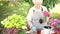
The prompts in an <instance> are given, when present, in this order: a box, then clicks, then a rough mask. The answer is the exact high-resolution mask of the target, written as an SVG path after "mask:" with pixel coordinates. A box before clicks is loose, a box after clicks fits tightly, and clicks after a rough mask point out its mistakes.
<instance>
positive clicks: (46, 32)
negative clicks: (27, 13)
mask: <svg viewBox="0 0 60 34" xmlns="http://www.w3.org/2000/svg"><path fill="white" fill-rule="evenodd" d="M43 33H44V34H51V27H50V26H44V29H43Z"/></svg>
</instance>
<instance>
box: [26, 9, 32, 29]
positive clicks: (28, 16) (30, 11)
mask: <svg viewBox="0 0 60 34" xmlns="http://www.w3.org/2000/svg"><path fill="white" fill-rule="evenodd" d="M32 16H33V9H32V8H31V9H30V10H29V12H28V14H27V17H26V19H27V23H28V25H29V26H30V28H31V27H32V26H33V24H32V22H31V21H32Z"/></svg>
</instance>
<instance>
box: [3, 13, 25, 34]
mask: <svg viewBox="0 0 60 34" xmlns="http://www.w3.org/2000/svg"><path fill="white" fill-rule="evenodd" d="M3 22H4V24H3V25H4V28H6V30H5V32H6V33H7V34H18V31H19V29H20V30H21V29H25V28H26V20H25V17H24V16H21V15H16V14H13V15H11V16H8V17H7V18H5V19H4V20H3Z"/></svg>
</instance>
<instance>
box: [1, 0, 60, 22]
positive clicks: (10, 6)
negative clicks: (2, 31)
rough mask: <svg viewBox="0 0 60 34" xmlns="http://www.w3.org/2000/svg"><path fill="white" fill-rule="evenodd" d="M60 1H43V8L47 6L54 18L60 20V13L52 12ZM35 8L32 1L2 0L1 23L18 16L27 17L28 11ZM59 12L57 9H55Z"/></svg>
mask: <svg viewBox="0 0 60 34" xmlns="http://www.w3.org/2000/svg"><path fill="white" fill-rule="evenodd" d="M56 4H60V0H43V4H42V5H43V6H46V7H47V9H48V10H49V12H50V15H51V17H52V18H58V19H59V20H60V13H59V12H58V13H56V11H55V13H54V12H52V11H50V9H53V8H54V7H55V5H56ZM32 6H33V2H32V0H0V22H1V21H2V20H4V19H5V18H6V17H8V16H10V15H12V14H17V15H21V16H24V17H26V15H27V13H28V10H29V9H30V8H31V7H32ZM55 10H57V9H55Z"/></svg>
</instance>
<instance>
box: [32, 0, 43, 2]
mask: <svg viewBox="0 0 60 34" xmlns="http://www.w3.org/2000/svg"><path fill="white" fill-rule="evenodd" d="M34 1H35V0H32V2H33V3H34ZM36 1H37V2H39V1H40V2H41V3H42V2H43V0H36Z"/></svg>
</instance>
